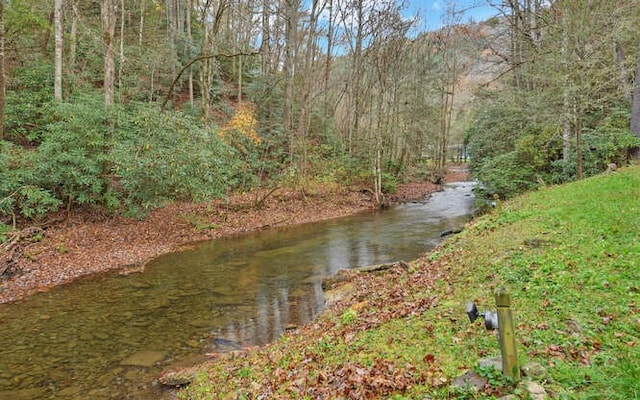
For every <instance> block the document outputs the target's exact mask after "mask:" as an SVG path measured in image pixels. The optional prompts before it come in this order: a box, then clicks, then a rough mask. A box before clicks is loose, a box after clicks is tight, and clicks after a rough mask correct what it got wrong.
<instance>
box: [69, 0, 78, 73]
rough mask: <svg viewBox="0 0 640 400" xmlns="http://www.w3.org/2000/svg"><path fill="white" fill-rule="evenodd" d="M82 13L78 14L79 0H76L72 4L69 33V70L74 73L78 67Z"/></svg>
mask: <svg viewBox="0 0 640 400" xmlns="http://www.w3.org/2000/svg"><path fill="white" fill-rule="evenodd" d="M79 19H80V15H79V14H78V0H74V1H73V4H72V5H71V33H70V34H69V60H68V63H69V65H68V71H70V73H73V71H74V70H75V68H76V54H77V50H76V49H77V46H78V22H79Z"/></svg>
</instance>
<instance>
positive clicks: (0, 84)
mask: <svg viewBox="0 0 640 400" xmlns="http://www.w3.org/2000/svg"><path fill="white" fill-rule="evenodd" d="M4 60H5V58H4V0H0V141H2V140H4V108H5V104H6V101H7V100H6V99H7V96H6V85H7V84H6V79H5V76H4V73H5V72H4V70H5V68H4Z"/></svg>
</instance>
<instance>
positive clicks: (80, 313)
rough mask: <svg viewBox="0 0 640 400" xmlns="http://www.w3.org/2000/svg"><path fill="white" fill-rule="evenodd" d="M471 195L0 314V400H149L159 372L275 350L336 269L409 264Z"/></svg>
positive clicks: (195, 260) (220, 246)
mask: <svg viewBox="0 0 640 400" xmlns="http://www.w3.org/2000/svg"><path fill="white" fill-rule="evenodd" d="M471 188H472V184H470V183H460V184H453V185H450V186H448V187H447V189H446V190H445V191H444V192H441V193H436V194H434V195H433V196H432V198H431V199H430V200H429V201H426V202H423V203H413V204H405V205H402V206H398V207H395V208H392V209H391V210H386V211H384V212H380V213H376V214H370V213H368V214H362V215H357V216H355V217H352V218H346V219H340V220H333V221H328V222H325V223H320V224H309V225H304V226H299V227H295V228H288V229H279V230H273V231H266V232H260V233H257V234H252V235H245V236H240V237H236V238H232V239H225V240H217V241H211V242H205V243H202V244H200V245H199V246H197V248H196V249H194V250H190V251H186V252H181V253H174V254H168V255H166V256H163V257H160V258H158V259H156V260H154V261H153V262H151V263H150V264H149V266H148V268H147V269H146V271H145V272H144V273H139V274H131V275H128V276H122V275H118V274H106V275H101V276H96V277H92V278H89V279H83V280H81V281H79V282H77V283H74V284H71V285H67V286H63V287H60V288H56V289H54V290H52V291H50V292H48V293H42V294H38V295H35V296H32V297H31V298H29V299H27V300H25V301H22V302H19V303H17V304H13V305H0V331H1V332H2V333H3V346H1V347H0V400H4V399H12V400H16V399H17V400H20V399H50V398H52V399H53V398H55V399H87V398H91V399H147V398H154V397H157V396H158V392H157V391H158V388H157V387H156V386H153V384H152V382H153V379H154V378H155V377H156V376H157V374H158V373H159V371H160V370H161V369H162V368H163V367H164V366H166V365H169V364H172V363H175V362H179V361H181V360H185V359H189V360H193V359H194V357H196V358H197V357H204V354H205V353H207V352H212V351H219V350H224V349H228V348H230V347H234V346H239V345H245V344H246V345H249V344H251V345H253V344H257V345H260V344H264V343H267V342H270V341H272V340H274V339H276V338H277V337H278V336H279V335H280V334H281V333H282V332H283V330H284V329H285V328H286V327H287V326H288V325H289V324H295V325H300V324H304V323H306V322H308V321H310V320H311V319H313V318H314V317H315V316H316V315H317V314H318V313H319V312H320V311H321V309H322V302H323V293H322V289H321V286H320V282H321V279H322V278H323V277H325V276H328V275H331V274H333V273H335V272H336V271H337V270H338V269H339V268H347V267H354V266H363V265H371V264H378V263H385V262H391V261H395V260H399V259H407V260H408V259H412V258H415V257H417V256H418V255H419V254H420V253H422V252H424V251H425V250H427V249H429V248H431V247H433V246H434V245H435V244H437V242H438V240H439V236H440V233H441V232H442V231H444V230H448V229H453V228H456V227H459V226H461V225H462V224H463V223H464V222H465V221H466V220H467V218H468V215H469V214H470V213H471V211H472V207H473V199H472V197H471V196H470V191H471Z"/></svg>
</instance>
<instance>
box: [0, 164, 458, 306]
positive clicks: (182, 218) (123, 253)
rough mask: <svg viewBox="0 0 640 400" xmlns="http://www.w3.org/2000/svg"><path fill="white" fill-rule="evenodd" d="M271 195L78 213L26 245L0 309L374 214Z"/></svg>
mask: <svg viewBox="0 0 640 400" xmlns="http://www.w3.org/2000/svg"><path fill="white" fill-rule="evenodd" d="M466 176H467V171H466V170H465V169H464V168H462V167H453V168H450V169H449V171H448V172H447V175H446V176H445V182H454V181H461V180H464V179H466ZM440 188H441V187H440V186H439V185H435V184H433V183H431V182H427V181H423V182H412V183H407V184H401V185H398V191H397V192H396V193H395V194H394V195H391V196H389V202H390V203H391V204H397V203H402V202H406V201H410V200H414V199H418V198H421V197H424V196H426V195H428V194H430V193H433V192H436V191H438V190H440ZM266 192H267V191H266V190H263V191H259V192H252V193H243V194H236V195H233V196H230V197H229V198H227V199H225V200H216V201H212V202H209V203H202V204H194V203H174V204H171V205H169V206H166V207H163V208H159V209H156V210H153V211H152V212H150V213H149V215H148V216H147V217H146V218H145V219H144V220H137V219H134V218H126V217H123V216H106V217H105V216H103V215H97V214H96V213H91V212H75V213H73V214H72V215H70V216H69V217H68V218H66V219H65V220H63V221H61V222H57V223H54V224H52V225H50V226H48V227H47V229H45V230H43V231H42V233H41V235H40V236H41V237H40V238H39V239H40V240H39V241H37V242H35V243H30V244H27V245H25V248H24V256H23V257H21V258H20V260H18V263H17V270H18V271H19V273H18V274H16V275H15V276H12V277H10V278H8V279H6V278H2V280H1V281H0V303H10V302H15V301H18V300H20V299H23V298H25V297H27V296H29V295H30V294H33V293H37V292H43V291H47V290H49V289H50V288H51V287H54V286H57V285H61V284H66V283H70V282H72V281H74V280H76V279H78V278H80V277H82V276H87V275H92V274H97V273H101V272H105V271H110V270H120V271H121V273H123V274H127V273H129V272H133V271H139V270H141V269H143V268H144V265H145V264H146V263H147V262H148V261H149V260H151V259H153V258H155V257H157V256H159V255H161V254H166V253H169V252H173V251H177V250H180V249H182V248H185V247H186V246H189V245H191V244H193V243H195V242H198V241H203V240H210V239H217V238H221V237H230V236H233V235H237V234H242V233H246V232H252V231H257V230H263V229H269V228H272V227H275V226H284V225H294V224H303V223H308V222H316V221H321V220H327V219H332V218H338V217H344V216H347V215H352V214H356V213H359V212H362V211H366V210H372V209H374V204H373V202H372V199H371V196H370V194H369V193H367V192H364V191H357V190H350V189H349V188H343V189H342V190H336V191H317V192H316V193H303V192H302V191H296V190H288V189H280V190H277V191H275V192H274V193H273V194H271V195H270V196H269V197H268V198H267V199H266V201H264V202H262V203H261V207H259V208H256V207H254V204H255V203H256V199H261V198H262V197H264V196H265V195H266Z"/></svg>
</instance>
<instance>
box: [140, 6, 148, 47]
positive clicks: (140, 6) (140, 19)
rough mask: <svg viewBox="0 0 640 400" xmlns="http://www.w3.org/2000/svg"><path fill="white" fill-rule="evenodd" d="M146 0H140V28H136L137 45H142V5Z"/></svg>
mask: <svg viewBox="0 0 640 400" xmlns="http://www.w3.org/2000/svg"><path fill="white" fill-rule="evenodd" d="M145 2H146V0H140V29H139V30H138V46H140V47H142V34H143V33H144V6H145Z"/></svg>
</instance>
